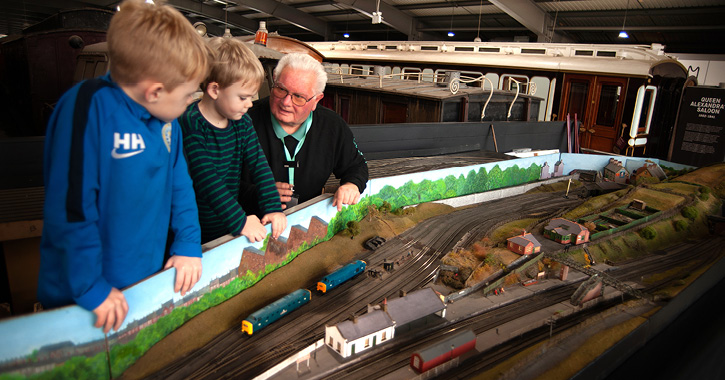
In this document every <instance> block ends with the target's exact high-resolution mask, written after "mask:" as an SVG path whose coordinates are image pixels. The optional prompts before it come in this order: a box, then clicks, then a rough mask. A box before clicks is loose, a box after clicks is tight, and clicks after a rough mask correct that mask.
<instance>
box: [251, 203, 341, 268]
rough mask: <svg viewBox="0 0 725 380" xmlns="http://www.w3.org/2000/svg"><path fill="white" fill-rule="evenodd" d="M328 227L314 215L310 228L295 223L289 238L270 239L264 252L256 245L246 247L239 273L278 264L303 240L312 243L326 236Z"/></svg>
mask: <svg viewBox="0 0 725 380" xmlns="http://www.w3.org/2000/svg"><path fill="white" fill-rule="evenodd" d="M327 227H328V226H327V223H326V222H325V221H324V220H322V219H320V218H319V217H317V216H313V217H312V218H311V219H310V226H309V228H304V227H302V226H300V225H295V226H292V227H291V228H290V233H289V236H288V237H287V238H283V237H280V238H279V239H276V240H275V239H269V240H268V241H267V249H266V251H265V252H264V253H262V252H261V251H260V250H258V249H256V248H254V247H248V248H245V249H244V251H242V260H241V262H240V263H239V274H240V275H241V276H244V275H245V274H246V273H247V270H250V271H252V273H257V272H259V271H260V270H262V269H263V268H264V266H265V265H270V264H278V263H280V262H282V261H284V259H285V258H286V257H287V254H288V253H289V252H291V251H294V250H295V249H297V248H299V246H300V245H301V244H302V243H303V242H307V244H312V242H313V241H315V239H321V238H324V237H325V236H326V235H327Z"/></svg>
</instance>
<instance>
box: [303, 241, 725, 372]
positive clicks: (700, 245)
mask: <svg viewBox="0 0 725 380" xmlns="http://www.w3.org/2000/svg"><path fill="white" fill-rule="evenodd" d="M723 243H725V239H724V238H722V237H717V238H713V239H708V240H703V241H699V242H696V243H687V244H680V245H678V246H675V247H672V248H671V249H670V252H669V253H667V255H666V256H659V255H657V256H656V257H647V258H646V260H645V261H646V262H645V263H644V264H645V265H640V263H639V262H631V263H629V264H628V265H627V266H626V267H621V268H618V269H615V270H614V271H612V272H610V274H613V275H614V276H616V277H617V278H618V279H619V280H625V279H628V278H635V277H636V278H641V277H642V276H646V275H649V274H654V273H661V272H663V271H667V270H670V269H673V268H677V267H679V266H681V265H683V264H688V263H691V262H692V260H693V259H695V262H696V264H693V265H691V267H703V266H705V265H708V264H710V263H712V262H714V261H715V260H716V259H718V258H720V257H722V255H723V249H725V248H723V247H724V246H723ZM663 258H666V260H663ZM698 258H699V260H697V259H698ZM671 281H672V280H671V279H670V280H666V281H661V282H657V283H653V284H650V285H648V286H645V287H644V288H642V289H641V290H642V291H644V292H647V293H652V292H654V291H656V290H658V289H660V288H661V287H662V285H663V284H664V283H670V282H671ZM577 286H578V283H577V284H575V285H569V286H563V287H558V288H555V289H552V290H549V291H547V292H545V293H543V294H542V295H541V297H538V296H532V297H527V298H525V299H521V300H518V301H517V302H515V303H512V304H508V305H505V306H502V307H499V308H496V309H492V310H487V311H486V312H485V313H481V314H478V315H474V316H470V317H467V318H465V319H463V320H460V321H453V322H450V323H443V324H441V325H439V326H435V327H433V328H431V329H428V330H425V331H422V332H420V333H418V334H416V335H414V336H410V337H405V338H403V339H400V342H398V343H396V345H392V344H388V345H387V346H382V347H380V348H379V349H378V350H376V351H375V352H372V353H371V354H370V355H369V356H364V357H361V359H360V360H359V361H355V362H352V361H351V362H350V364H349V365H346V366H345V367H344V368H337V369H335V370H334V371H331V372H330V373H326V374H321V375H320V376H318V377H315V378H316V379H317V378H321V379H333V378H334V379H360V378H372V377H378V378H379V377H382V376H384V375H385V374H388V373H391V372H394V371H396V370H398V369H400V368H402V367H406V366H407V365H408V364H409V362H410V355H411V353H412V352H414V351H416V350H418V349H421V348H424V347H426V346H428V345H429V344H432V343H433V342H434V341H438V340H440V339H442V337H443V336H444V335H445V334H446V333H448V332H450V331H453V330H461V329H466V328H468V329H472V330H473V331H474V332H475V333H476V334H480V333H482V332H484V331H487V330H490V329H492V328H495V327H496V326H499V325H501V324H503V323H506V322H508V321H512V320H514V319H517V318H520V317H522V316H525V315H527V314H528V313H531V312H533V311H536V310H539V309H541V308H544V307H547V306H550V305H553V304H556V303H559V302H567V301H568V299H569V298H570V297H571V295H572V294H573V292H574V291H575V290H576V287H577ZM625 299H629V297H628V296H623V297H622V298H621V301H623V300H625ZM619 302H620V301H618V299H613V300H609V301H607V302H604V303H602V304H600V305H597V306H596V307H594V308H591V309H585V310H582V311H581V312H579V313H576V314H575V315H573V316H571V317H567V318H560V319H557V321H556V324H555V327H554V329H553V332H554V333H559V332H562V331H565V330H566V329H569V328H571V327H574V326H576V325H577V324H579V323H581V322H582V321H583V320H584V319H586V318H589V317H590V316H592V315H595V314H597V313H599V312H601V311H603V310H604V309H607V308H609V307H611V306H613V305H616V304H618V303H619ZM549 334H550V330H549V327H542V328H538V329H534V330H532V331H530V332H527V333H525V334H522V335H521V336H520V337H516V338H513V339H510V340H508V341H506V342H504V343H502V344H500V345H498V346H496V347H493V348H491V349H489V350H486V351H484V352H480V353H479V354H477V355H476V356H475V357H472V358H468V359H467V360H466V361H465V362H463V363H462V364H461V365H460V366H459V367H458V368H454V369H451V370H449V371H447V372H445V373H444V374H442V375H440V376H439V378H441V379H464V378H469V377H470V376H471V375H474V374H479V373H481V372H482V371H485V370H487V369H490V368H491V367H493V366H494V365H495V364H498V363H499V362H501V361H503V360H505V359H508V358H510V357H512V356H513V355H515V354H517V353H518V352H520V351H522V350H523V349H525V348H528V347H530V346H531V345H533V344H536V343H538V342H540V341H543V340H544V339H546V338H547V337H548V335H549ZM398 338H400V337H396V340H397V339H398Z"/></svg>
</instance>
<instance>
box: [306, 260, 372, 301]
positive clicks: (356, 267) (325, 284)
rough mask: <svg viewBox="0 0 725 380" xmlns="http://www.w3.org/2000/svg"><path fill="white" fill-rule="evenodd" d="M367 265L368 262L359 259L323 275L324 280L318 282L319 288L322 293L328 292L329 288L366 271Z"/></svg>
mask: <svg viewBox="0 0 725 380" xmlns="http://www.w3.org/2000/svg"><path fill="white" fill-rule="evenodd" d="M366 265H367V263H365V262H364V261H362V260H357V261H354V262H352V263H350V264H347V265H345V266H344V267H342V268H340V269H338V270H336V271H334V272H332V273H330V274H328V275H327V276H325V277H323V278H322V280H320V281H319V282H318V283H317V290H318V291H320V292H322V293H326V292H327V291H328V290H330V289H333V288H335V287H337V286H338V285H340V284H342V283H343V282H345V281H347V280H349V279H351V278H353V277H355V276H357V275H358V274H360V273H362V272H364V271H365V266H366Z"/></svg>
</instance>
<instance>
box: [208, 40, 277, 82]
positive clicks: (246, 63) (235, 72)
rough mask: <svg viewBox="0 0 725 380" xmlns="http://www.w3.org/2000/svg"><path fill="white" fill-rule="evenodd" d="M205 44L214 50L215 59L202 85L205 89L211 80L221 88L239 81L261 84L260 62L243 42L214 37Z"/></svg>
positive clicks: (262, 71) (262, 77) (262, 75)
mask: <svg viewBox="0 0 725 380" xmlns="http://www.w3.org/2000/svg"><path fill="white" fill-rule="evenodd" d="M207 44H208V45H209V47H210V48H211V49H212V50H213V51H214V54H215V59H214V60H213V61H212V62H211V64H210V69H209V76H208V77H207V78H206V80H205V81H204V83H203V85H202V86H203V88H204V90H205V91H206V89H207V86H208V85H209V83H211V82H216V83H218V84H219V87H221V88H227V87H229V86H231V85H232V84H234V83H236V82H239V81H242V82H243V83H244V84H253V85H255V86H257V87H259V86H260V85H261V84H262V81H263V80H264V69H263V68H262V63H261V62H259V58H257V56H256V55H255V54H254V53H253V52H252V50H251V49H250V48H248V47H247V46H246V44H245V43H244V42H241V41H239V40H235V39H233V38H222V37H215V38H212V39H210V40H209V41H208V42H207Z"/></svg>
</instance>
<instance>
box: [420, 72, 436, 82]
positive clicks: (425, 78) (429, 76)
mask: <svg viewBox="0 0 725 380" xmlns="http://www.w3.org/2000/svg"><path fill="white" fill-rule="evenodd" d="M434 77H435V74H434V73H433V69H423V73H422V76H421V78H420V81H421V82H433V79H434Z"/></svg>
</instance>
